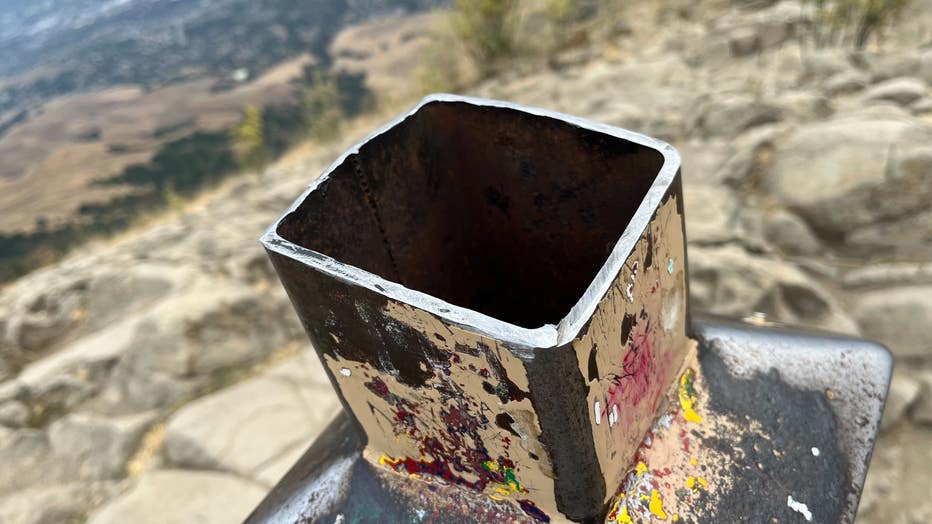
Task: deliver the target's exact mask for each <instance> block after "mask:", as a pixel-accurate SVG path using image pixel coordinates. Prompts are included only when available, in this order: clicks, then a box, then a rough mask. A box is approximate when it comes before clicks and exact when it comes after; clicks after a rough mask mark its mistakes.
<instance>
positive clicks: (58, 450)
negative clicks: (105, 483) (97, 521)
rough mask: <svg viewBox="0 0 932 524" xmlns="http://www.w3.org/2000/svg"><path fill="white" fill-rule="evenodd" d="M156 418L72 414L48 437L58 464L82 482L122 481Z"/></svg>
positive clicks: (150, 415)
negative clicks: (128, 463) (133, 456)
mask: <svg viewBox="0 0 932 524" xmlns="http://www.w3.org/2000/svg"><path fill="white" fill-rule="evenodd" d="M154 418H155V417H154V414H152V413H143V414H140V415H132V416H126V417H101V416H98V415H93V414H87V413H72V414H70V415H66V416H65V417H63V418H61V419H59V420H57V421H55V422H53V423H52V424H51V425H50V426H49V430H48V436H49V443H50V444H51V448H52V452H53V453H54V454H55V457H56V459H57V460H60V461H61V462H62V463H63V464H66V466H67V468H68V469H69V470H70V471H73V472H74V473H75V476H76V477H78V478H82V479H91V480H104V479H119V478H122V477H124V476H126V463H127V462H128V461H129V458H130V457H131V456H132V454H133V453H134V452H135V451H136V448H137V446H138V444H139V440H140V438H141V437H142V435H143V433H145V431H146V429H148V427H149V426H150V425H151V424H152V422H153V420H154Z"/></svg>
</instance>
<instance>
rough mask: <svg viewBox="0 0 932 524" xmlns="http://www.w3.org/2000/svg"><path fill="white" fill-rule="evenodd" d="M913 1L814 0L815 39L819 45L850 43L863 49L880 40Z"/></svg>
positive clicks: (813, 33)
mask: <svg viewBox="0 0 932 524" xmlns="http://www.w3.org/2000/svg"><path fill="white" fill-rule="evenodd" d="M909 2H910V0H834V1H830V0H811V3H812V4H813V6H814V8H815V19H814V24H813V31H812V35H813V40H814V41H815V44H816V45H817V46H826V45H836V44H850V45H851V46H853V47H854V48H856V49H862V48H864V46H866V45H867V43H868V42H869V41H870V40H871V38H879V37H881V36H882V34H883V32H884V31H885V30H886V29H888V28H889V27H890V26H891V25H892V23H893V22H894V21H895V20H896V18H897V17H898V16H899V15H900V13H901V12H902V11H903V8H905V7H906V6H907V5H909Z"/></svg>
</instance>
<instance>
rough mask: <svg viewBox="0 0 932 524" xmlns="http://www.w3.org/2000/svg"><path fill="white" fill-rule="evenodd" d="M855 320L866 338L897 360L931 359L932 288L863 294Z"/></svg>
mask: <svg viewBox="0 0 932 524" xmlns="http://www.w3.org/2000/svg"><path fill="white" fill-rule="evenodd" d="M854 317H855V318H856V319H857V321H858V324H859V325H860V326H861V329H862V331H863V333H864V335H865V336H867V337H869V338H872V339H874V340H878V341H880V342H882V343H884V344H885V345H886V346H887V347H889V348H890V350H891V351H892V352H893V354H894V355H895V356H897V357H907V358H909V357H926V358H927V357H929V356H932V339H930V338H929V330H928V327H929V326H932V286H909V287H899V288H893V289H878V290H875V291H869V292H866V293H864V294H862V295H861V296H860V297H859V298H858V299H857V302H856V304H855V307H854Z"/></svg>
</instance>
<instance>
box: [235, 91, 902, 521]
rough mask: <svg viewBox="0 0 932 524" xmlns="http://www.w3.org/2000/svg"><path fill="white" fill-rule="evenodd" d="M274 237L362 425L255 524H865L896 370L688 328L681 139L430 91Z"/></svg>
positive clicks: (353, 155) (327, 438)
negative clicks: (859, 515) (860, 514)
mask: <svg viewBox="0 0 932 524" xmlns="http://www.w3.org/2000/svg"><path fill="white" fill-rule="evenodd" d="M262 242H263V244H264V245H265V247H266V249H267V251H268V252H269V255H270V257H271V259H272V262H273V265H274V266H275V268H276V270H277V272H278V274H279V277H280V278H281V281H282V283H283V285H284V286H285V289H286V291H287V292H288V295H289V297H290V298H291V301H292V303H293V304H294V307H295V309H296V311H297V313H298V316H299V317H300V319H301V321H302V323H303V325H304V327H305V330H306V331H307V333H308V336H309V337H310V339H311V341H312V342H313V344H314V347H315V349H316V350H317V352H318V354H319V356H320V358H321V360H322V362H323V364H324V367H325V368H326V370H327V373H328V374H329V376H330V379H331V381H332V383H333V385H334V388H335V390H336V391H337V393H338V395H339V397H340V399H341V401H342V402H343V406H344V408H345V413H344V414H343V416H341V417H340V418H339V419H338V420H337V421H336V422H335V423H334V425H333V426H332V427H331V429H329V430H328V431H327V433H326V434H325V435H324V436H323V437H322V439H321V440H320V441H319V442H318V443H316V444H315V445H314V447H312V448H311V449H310V450H309V452H308V454H307V455H305V457H304V458H302V459H301V461H299V463H298V464H297V465H296V466H295V468H294V469H293V470H292V471H291V472H290V473H289V474H288V475H287V476H286V477H285V478H284V479H283V480H282V482H281V483H280V484H279V485H278V486H276V488H275V489H274V490H273V491H272V493H271V494H270V495H269V496H268V497H267V499H266V500H265V501H264V502H263V503H262V504H261V505H260V506H259V508H257V509H256V511H255V512H254V513H253V515H252V516H251V517H250V520H249V522H287V523H291V522H369V521H372V522H375V521H382V522H422V521H424V522H426V521H433V522H475V521H480V522H568V521H571V522H596V521H602V520H606V519H607V520H609V521H611V522H642V521H644V522H646V521H650V520H661V521H663V520H670V521H677V522H679V521H682V522H700V521H702V522H704V521H707V519H709V518H718V519H720V521H721V522H730V521H732V519H735V518H737V517H739V516H741V515H744V517H745V518H750V519H751V520H752V521H757V520H756V518H757V517H758V516H761V517H762V520H760V521H762V522H764V521H766V522H769V521H770V519H771V518H773V519H776V521H780V522H787V521H793V519H800V518H802V519H805V520H811V519H815V520H816V521H818V522H850V521H851V520H852V519H853V515H854V511H855V510H856V506H857V499H858V496H859V493H860V488H861V485H862V484H863V478H864V474H865V472H866V464H867V461H868V460H869V456H870V450H871V449H872V446H873V439H874V436H875V433H876V429H877V424H878V422H879V417H880V412H881V409H882V405H883V398H884V396H885V394H886V387H887V384H888V382H889V375H890V365H891V359H890V357H889V354H888V353H887V352H886V350H884V349H883V348H882V347H880V346H877V345H875V344H872V343H869V342H864V341H857V340H848V339H839V338H831V337H829V338H825V337H821V338H820V337H818V336H813V335H797V334H783V333H779V332H774V331H762V330H760V329H749V328H747V327H735V326H729V325H727V324H721V323H715V322H710V321H704V322H695V323H692V322H691V321H690V318H689V308H688V304H687V300H688V292H687V274H686V251H685V234H684V222H683V202H682V185H681V175H680V159H679V155H678V154H677V152H676V151H675V150H674V149H673V148H672V147H671V146H669V145H668V144H665V143H663V142H660V141H658V140H654V139H652V138H649V137H646V136H643V135H640V134H637V133H633V132H630V131H626V130H623V129H619V128H616V127H611V126H606V125H602V124H598V123H594V122H591V121H587V120H583V119H579V118H575V117H572V116H568V115H563V114H559V113H554V112H550V111H546V110H541V109H535V108H529V107H524V106H518V105H514V104H509V103H504V102H497V101H491V100H480V99H474V98H465V97H459V96H452V95H434V96H431V97H428V98H426V99H425V100H424V101H422V102H421V103H420V104H419V105H418V106H417V107H415V108H414V109H413V110H411V111H410V112H408V113H406V114H405V115H402V116H401V117H399V118H398V119H396V120H395V121H393V122H391V123H390V124H388V125H387V126H386V127H384V128H382V129H381V130H379V131H377V132H376V133H374V134H372V135H370V136H369V137H368V138H366V139H365V140H363V141H362V142H361V143H359V144H358V145H356V146H354V147H353V148H352V149H350V150H349V151H347V152H346V153H344V154H343V155H342V156H341V157H340V158H339V159H337V161H336V162H334V164H333V165H332V166H331V167H330V168H329V169H328V170H327V171H326V173H324V175H323V176H321V177H320V178H318V179H317V180H316V181H315V182H314V183H313V184H312V185H311V186H310V187H309V188H308V189H307V190H306V191H305V193H304V194H303V195H301V196H300V197H299V198H298V200H296V201H295V203H294V204H293V205H292V206H291V208H290V209H288V210H287V211H286V213H285V214H284V215H283V216H282V217H281V218H280V219H279V220H278V221H276V222H275V223H274V224H272V226H271V227H270V228H269V229H268V231H267V232H266V233H265V235H264V236H263V237H262ZM839 366H840V367H839ZM852 380H853V381H855V382H854V383H856V384H857V386H856V387H851V386H850V383H851V382H850V381H852ZM846 417H847V418H846ZM852 417H853V418H852ZM851 420H854V421H856V423H854V424H853V423H851ZM803 452H805V453H803ZM770 488H773V489H770ZM784 492H786V493H784ZM764 516H765V517H766V518H763V517H764ZM721 519H724V520H721Z"/></svg>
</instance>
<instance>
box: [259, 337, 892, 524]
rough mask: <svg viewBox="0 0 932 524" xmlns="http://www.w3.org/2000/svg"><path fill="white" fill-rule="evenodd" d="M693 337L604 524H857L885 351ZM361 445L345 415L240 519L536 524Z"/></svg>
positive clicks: (886, 372)
mask: <svg viewBox="0 0 932 524" xmlns="http://www.w3.org/2000/svg"><path fill="white" fill-rule="evenodd" d="M693 336H694V337H695V338H696V339H697V340H698V351H697V352H696V353H695V354H694V355H691V357H690V358H689V359H687V362H686V363H685V366H684V368H683V370H682V371H681V373H680V375H679V380H678V382H677V383H676V384H673V385H672V387H671V389H670V392H669V394H668V402H667V406H666V408H665V409H663V410H662V413H661V416H660V417H659V418H658V421H657V423H656V424H655V425H654V427H653V429H652V431H651V432H650V433H649V434H648V435H647V436H646V437H645V440H644V443H643V444H642V446H641V448H640V451H639V453H638V456H637V459H636V460H635V462H634V463H633V464H632V465H631V470H630V472H629V473H628V475H627V477H626V480H625V482H624V484H623V485H622V486H618V491H617V494H616V496H615V497H614V498H613V499H611V500H609V501H608V503H607V504H606V508H605V512H606V514H607V517H606V521H608V522H620V523H627V522H683V523H687V522H762V523H763V522H780V523H785V522H807V521H809V522H819V523H834V522H839V523H850V522H853V521H854V515H855V512H856V510H857V503H858V499H859V497H860V493H861V488H862V487H863V484H864V477H865V475H866V473H867V466H868V463H869V461H870V455H871V451H872V449H873V445H874V439H875V437H876V434H877V429H878V428H879V424H880V417H881V413H882V411H883V403H884V400H885V397H886V392H887V387H888V385H889V382H890V373H891V371H892V365H893V360H892V357H891V356H890V354H889V352H888V351H887V350H886V349H885V348H883V347H882V346H880V345H878V344H875V343H872V342H867V341H864V340H859V339H853V338H847V337H842V336H838V335H828V334H818V333H812V332H802V331H795V330H789V329H783V328H775V327H772V326H752V325H749V324H743V323H737V322H729V321H721V320H711V319H702V320H699V321H696V322H694V323H693ZM364 448H365V443H364V437H363V435H361V434H360V433H359V432H358V430H357V429H356V427H355V425H354V424H353V423H352V422H351V421H350V420H349V419H348V418H347V416H346V414H345V413H343V414H341V415H340V416H339V417H338V418H337V419H336V420H335V421H334V422H333V423H332V424H331V426H330V427H329V428H328V429H327V430H326V431H325V432H324V434H323V435H322V437H321V438H320V439H318V441H317V442H315V443H314V445H313V446H311V448H310V449H309V450H308V451H307V452H306V453H305V454H304V456H303V457H302V458H301V459H300V460H299V461H298V463H297V464H296V465H295V466H294V467H293V468H292V469H291V471H289V472H288V473H287V474H286V475H285V477H284V478H283V479H282V481H281V482H279V484H278V485H277V486H276V487H275V488H274V489H273V490H272V491H271V493H269V495H268V496H267V497H266V499H265V500H264V501H263V502H262V503H261V504H260V505H259V507H257V508H256V510H255V511H254V512H253V514H252V515H251V516H250V517H249V518H248V520H247V522H249V523H289V524H290V523H305V522H323V523H331V522H334V523H363V522H373V523H375V522H378V523H380V524H386V523H394V522H398V523H420V522H437V523H459V522H535V520H534V519H533V518H530V517H529V516H528V508H524V510H522V508H519V507H518V506H517V505H515V504H514V503H513V502H510V501H508V500H501V501H499V500H495V499H494V498H492V497H489V496H486V495H481V494H477V493H474V492H471V491H469V490H466V489H464V488H461V487H458V486H453V485H448V484H444V483H442V482H440V481H437V480H436V479H430V478H426V477H410V476H408V475H405V474H400V473H397V472H395V471H394V470H393V469H391V467H390V465H384V464H382V465H380V464H379V463H378V458H377V457H375V458H373V457H368V458H367V457H366V456H364V455H365V453H364ZM538 517H539V518H538V520H537V521H538V522H540V521H544V522H546V521H549V520H548V519H549V517H548V516H546V515H543V514H541V515H539V516H538Z"/></svg>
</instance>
